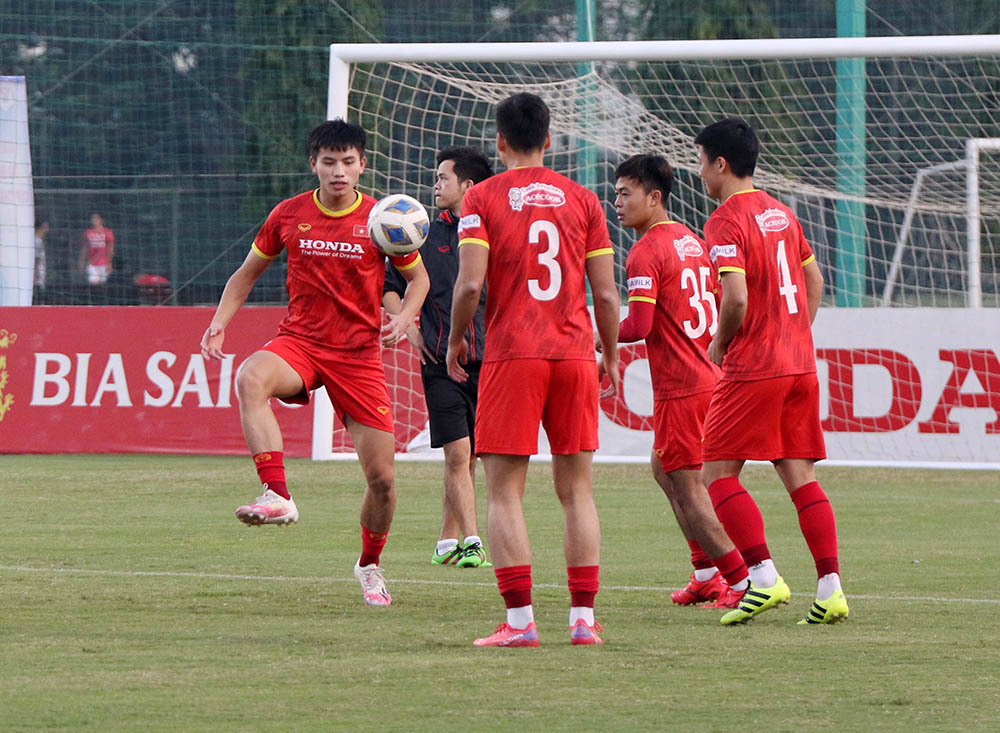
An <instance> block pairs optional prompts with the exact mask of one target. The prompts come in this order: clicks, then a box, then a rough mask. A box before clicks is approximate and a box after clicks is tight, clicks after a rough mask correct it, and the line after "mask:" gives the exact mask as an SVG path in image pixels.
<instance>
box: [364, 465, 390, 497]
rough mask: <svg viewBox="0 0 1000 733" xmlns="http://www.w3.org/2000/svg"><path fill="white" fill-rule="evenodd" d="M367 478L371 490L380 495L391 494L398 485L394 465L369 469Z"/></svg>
mask: <svg viewBox="0 0 1000 733" xmlns="http://www.w3.org/2000/svg"><path fill="white" fill-rule="evenodd" d="M366 479H367V481H368V489H369V491H371V492H372V493H373V494H375V495H376V496H378V497H386V496H389V495H390V494H391V493H392V492H393V490H394V489H395V487H396V477H395V473H394V471H393V469H392V466H385V467H379V468H376V469H374V470H372V471H369V472H368V474H367V476H366Z"/></svg>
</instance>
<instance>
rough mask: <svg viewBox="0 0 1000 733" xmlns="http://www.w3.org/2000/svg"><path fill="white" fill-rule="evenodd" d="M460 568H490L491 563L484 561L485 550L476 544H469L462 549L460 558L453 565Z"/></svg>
mask: <svg viewBox="0 0 1000 733" xmlns="http://www.w3.org/2000/svg"><path fill="white" fill-rule="evenodd" d="M455 565H456V566H457V567H460V568H491V567H493V563H491V562H490V561H489V560H487V559H486V550H484V549H483V546H482V545H481V544H479V543H478V542H470V543H469V544H467V545H466V546H465V547H463V548H462V557H460V558H459V559H458V562H456V563H455Z"/></svg>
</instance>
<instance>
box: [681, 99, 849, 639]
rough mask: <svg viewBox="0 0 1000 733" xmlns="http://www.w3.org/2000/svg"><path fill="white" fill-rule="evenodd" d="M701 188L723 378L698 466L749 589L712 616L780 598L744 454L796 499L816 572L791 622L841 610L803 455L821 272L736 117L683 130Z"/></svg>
mask: <svg viewBox="0 0 1000 733" xmlns="http://www.w3.org/2000/svg"><path fill="white" fill-rule="evenodd" d="M694 142H695V144H696V145H697V146H698V148H699V155H700V157H701V178H702V180H703V181H704V183H705V189H706V191H707V192H708V195H709V196H711V197H712V198H715V199H718V200H719V201H720V202H721V204H720V205H719V208H718V209H716V210H715V211H714V212H713V213H712V215H711V216H710V217H709V219H708V222H707V223H706V224H705V241H706V243H707V244H708V246H709V254H710V255H711V258H712V261H713V262H714V263H715V266H716V268H717V269H718V271H719V276H720V279H721V287H722V301H721V304H720V306H719V328H718V330H717V331H716V333H715V337H714V338H713V339H712V343H711V344H710V345H709V347H708V355H709V358H711V359H712V361H713V362H715V363H716V364H718V365H719V366H721V367H722V379H721V381H720V382H719V385H718V387H716V389H715V393H714V394H713V396H712V402H711V404H710V405H709V408H708V416H707V417H706V418H705V442H704V445H703V457H704V461H705V464H704V467H703V472H702V475H703V477H704V480H705V484H706V485H707V486H708V491H709V495H710V496H711V498H712V503H713V504H714V506H715V511H716V513H717V514H718V516H719V519H720V520H721V521H722V524H723V526H724V527H725V528H726V532H727V533H728V534H729V536H730V537H731V538H732V539H733V542H735V543H736V546H737V547H738V548H739V550H740V553H741V554H742V555H743V559H744V560H745V561H746V564H747V566H748V567H749V570H750V588H749V589H748V590H747V591H746V593H745V594H744V596H743V600H742V601H740V604H739V606H738V607H737V608H735V609H733V610H732V611H730V612H729V613H727V614H725V615H724V616H723V617H722V619H721V621H722V623H723V624H733V623H743V622H745V621H748V620H749V619H751V618H753V617H754V616H756V615H757V614H759V613H761V612H763V611H766V610H768V609H769V608H773V607H775V606H776V605H778V604H779V603H786V602H787V601H788V598H789V596H790V595H791V591H790V590H789V588H788V585H787V584H786V583H785V581H784V580H783V579H782V577H781V576H780V575H779V574H778V571H777V569H776V567H775V565H774V562H773V560H772V559H771V552H770V550H769V549H768V547H767V539H766V538H765V536H764V521H763V519H762V517H761V514H760V510H759V509H758V507H757V504H756V502H754V500H753V498H752V497H751V496H750V494H748V493H747V491H746V489H744V487H743V485H742V484H741V483H740V480H739V475H740V471H741V470H742V468H743V464H744V462H745V461H747V460H760V461H771V462H772V463H773V464H774V468H775V470H776V471H777V472H778V476H779V477H780V478H781V481H782V483H783V484H784V485H785V488H786V489H787V490H788V493H789V495H790V496H791V498H792V502H793V503H794V504H795V508H796V509H797V510H798V515H799V526H800V528H801V530H802V535H803V536H804V537H805V540H806V544H807V545H808V546H809V550H810V552H811V553H812V556H813V561H814V562H815V564H816V573H817V575H818V576H819V581H818V583H817V590H816V602H815V603H814V604H813V606H812V608H811V609H810V610H809V613H808V615H807V616H806V618H804V619H802V621H800V622H799V623H802V624H816V623H821V624H822V623H833V622H835V621H838V620H840V619H843V618H846V617H847V614H848V607H847V599H846V598H845V597H844V593H843V590H841V586H840V566H839V561H838V554H837V525H836V520H835V519H834V515H833V508H832V507H831V506H830V502H829V500H828V499H827V496H826V493H825V492H824V491H823V489H822V487H821V486H820V485H819V483H818V482H817V481H816V471H815V467H814V463H815V462H816V461H818V460H821V459H823V458H825V457H826V445H825V443H824V440H823V431H822V429H821V428H820V419H819V385H818V382H817V379H816V356H815V351H814V349H813V341H812V330H811V329H812V321H813V319H815V317H816V311H817V309H818V308H819V302H820V298H821V296H822V293H823V275H822V273H821V272H820V269H819V265H818V264H817V263H816V257H815V255H813V252H812V248H811V247H810V246H809V243H808V242H807V241H806V238H805V236H803V234H802V227H801V225H800V224H799V222H798V220H797V219H796V218H795V215H794V214H793V213H792V211H791V210H790V209H789V208H788V207H787V206H785V205H784V204H782V203H781V202H780V201H778V200H777V199H775V198H773V197H772V196H769V195H768V194H766V193H764V192H763V191H760V190H757V189H755V188H754V186H753V172H754V168H755V167H756V164H757V154H758V151H759V143H758V140H757V135H756V133H754V131H753V128H751V127H750V125H748V124H747V123H746V122H744V121H743V120H740V119H727V120H721V121H720V122H716V123H714V124H712V125H709V126H708V127H706V128H705V129H704V130H702V131H701V132H700V133H698V136H697V137H696V138H695V140H694Z"/></svg>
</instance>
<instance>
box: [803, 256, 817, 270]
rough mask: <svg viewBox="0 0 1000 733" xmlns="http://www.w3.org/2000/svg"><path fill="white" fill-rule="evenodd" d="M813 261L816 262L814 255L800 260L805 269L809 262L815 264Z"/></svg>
mask: <svg viewBox="0 0 1000 733" xmlns="http://www.w3.org/2000/svg"><path fill="white" fill-rule="evenodd" d="M815 261H816V255H809V256H808V257H806V258H805V259H804V260H802V266H803V267H805V266H806V265H808V264H809V263H810V262H815Z"/></svg>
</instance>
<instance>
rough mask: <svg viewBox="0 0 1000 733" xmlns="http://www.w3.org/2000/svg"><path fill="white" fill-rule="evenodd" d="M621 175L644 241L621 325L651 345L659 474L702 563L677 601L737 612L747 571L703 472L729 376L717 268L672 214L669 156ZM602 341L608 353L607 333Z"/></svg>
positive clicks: (625, 168)
mask: <svg viewBox="0 0 1000 733" xmlns="http://www.w3.org/2000/svg"><path fill="white" fill-rule="evenodd" d="M615 178H616V179H617V181H616V183H615V193H616V198H615V209H617V211H618V220H619V221H620V222H621V223H622V226H626V227H630V228H632V229H635V231H636V233H637V234H638V235H639V241H637V242H636V243H635V244H634V245H632V249H630V250H629V253H628V257H627V259H626V261H625V276H626V285H627V286H628V306H629V310H628V317H626V318H625V320H624V321H622V322H621V324H619V326H618V342H619V343H631V342H634V341H641V340H643V339H645V341H646V349H647V351H648V354H649V368H650V377H651V379H652V382H653V436H654V437H653V453H652V456H651V457H650V461H651V465H652V468H653V477H654V478H655V479H656V481H657V483H658V484H659V485H660V487H661V488H662V489H663V492H664V493H665V494H666V495H667V498H668V499H669V500H670V504H671V506H672V507H673V510H674V516H676V517H677V523H678V524H679V525H680V527H681V531H682V532H683V533H684V536H685V538H686V539H687V540H688V546H689V547H690V549H691V562H692V564H693V565H694V572H693V573H692V574H691V580H690V582H689V583H688V584H687V586H686V587H684V588H682V589H681V590H677V591H674V592H673V593H671V594H670V599H671V600H672V601H673V602H674V603H677V604H680V605H690V604H693V603H699V602H703V601H716V603H715V604H713V607H716V608H734V607H735V605H736V602H737V601H738V600H739V599H740V598H741V597H742V596H743V591H745V590H746V588H747V585H748V579H747V568H746V565H744V564H743V558H742V557H741V556H740V553H739V550H737V549H736V547H735V546H734V545H733V542H732V540H730V539H729V537H728V536H726V532H725V530H724V529H723V528H722V525H721V524H720V523H719V520H718V518H717V517H716V516H715V512H714V511H713V509H712V502H711V500H710V499H709V498H708V492H707V491H706V490H705V485H704V484H703V483H702V481H701V474H700V471H701V437H702V426H703V423H704V421H705V413H706V412H707V411H708V403H709V400H711V398H712V391H713V390H714V389H715V383H716V381H717V380H718V374H719V370H718V367H716V366H715V365H714V364H713V363H712V362H711V361H709V359H708V343H709V341H711V339H712V336H713V335H714V334H715V329H716V326H717V321H718V314H717V312H716V304H715V294H716V289H717V279H716V274H715V269H714V268H713V267H712V261H711V260H710V259H709V257H708V249H707V248H706V247H705V243H704V242H702V241H701V240H700V239H699V238H698V237H696V236H695V235H694V233H693V232H692V231H691V230H690V229H688V228H687V227H686V226H684V225H683V224H681V223H680V222H676V221H671V220H670V216H669V215H668V214H667V209H666V202H667V198H668V197H669V196H670V190H671V188H672V187H673V180H674V175H673V170H672V169H671V168H670V163H668V162H667V159H666V158H664V157H663V156H660V155H654V154H648V153H647V154H644V155H634V156H632V157H631V158H629V159H628V160H626V161H625V162H624V163H622V164H621V165H619V166H618V168H617V170H615ZM596 342H597V343H596V346H597V347H598V351H600V350H601V343H600V338H599V335H598V337H597V339H596ZM720 595H721V598H720ZM717 599H719V600H717Z"/></svg>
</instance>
